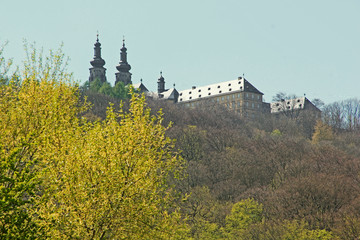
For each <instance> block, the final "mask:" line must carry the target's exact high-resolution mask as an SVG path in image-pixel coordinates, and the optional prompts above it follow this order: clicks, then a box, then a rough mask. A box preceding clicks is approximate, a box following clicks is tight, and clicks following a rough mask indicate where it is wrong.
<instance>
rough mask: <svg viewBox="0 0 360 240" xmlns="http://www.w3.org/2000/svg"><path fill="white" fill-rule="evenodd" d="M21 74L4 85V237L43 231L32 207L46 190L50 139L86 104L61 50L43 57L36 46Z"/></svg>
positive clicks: (0, 108)
mask: <svg viewBox="0 0 360 240" xmlns="http://www.w3.org/2000/svg"><path fill="white" fill-rule="evenodd" d="M25 48H26V51H27V56H28V57H27V60H26V61H25V62H24V66H23V71H22V74H21V76H19V78H20V79H21V81H17V80H16V81H13V80H14V79H18V76H15V77H14V75H13V76H10V77H9V79H11V81H9V82H8V83H7V84H5V85H2V86H0V139H1V142H0V160H1V162H0V164H1V165H0V238H1V239H35V238H41V236H42V235H43V232H42V230H43V229H42V228H41V227H40V225H39V224H37V223H36V221H35V219H34V216H33V215H32V214H31V211H30V210H31V209H33V208H35V206H36V204H37V202H36V201H35V197H36V195H37V193H39V192H41V188H40V185H41V181H40V178H39V172H40V169H41V166H42V161H43V154H42V153H43V152H44V151H45V152H46V151H50V149H46V145H47V142H48V141H50V142H57V137H58V134H60V133H61V132H62V131H66V130H67V129H70V128H71V127H72V125H71V123H72V122H74V119H76V115H77V114H78V113H79V112H81V111H82V110H83V109H84V107H83V106H81V105H79V102H78V97H77V89H76V88H75V87H74V84H73V83H71V74H68V73H66V71H65V70H64V69H66V63H65V62H64V55H63V54H62V52H61V49H59V50H58V51H57V52H53V51H50V53H49V56H47V57H43V54H42V53H38V52H37V51H36V50H35V47H34V46H33V45H31V46H30V49H29V48H28V45H27V44H26V45H25Z"/></svg>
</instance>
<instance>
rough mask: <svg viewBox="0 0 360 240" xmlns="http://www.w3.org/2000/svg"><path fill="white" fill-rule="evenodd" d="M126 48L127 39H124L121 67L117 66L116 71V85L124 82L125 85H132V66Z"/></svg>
mask: <svg viewBox="0 0 360 240" xmlns="http://www.w3.org/2000/svg"><path fill="white" fill-rule="evenodd" d="M126 50H127V49H126V47H125V39H123V47H122V48H121V53H120V62H119V65H117V66H116V69H117V70H118V72H117V73H115V77H116V81H115V85H116V84H117V83H118V82H123V83H124V85H125V86H126V85H128V84H132V82H131V73H130V72H129V71H130V69H131V66H130V64H129V63H128V62H127V52H126Z"/></svg>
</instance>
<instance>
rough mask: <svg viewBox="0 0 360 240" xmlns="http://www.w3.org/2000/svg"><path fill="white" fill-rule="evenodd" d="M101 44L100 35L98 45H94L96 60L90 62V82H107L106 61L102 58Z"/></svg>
mask: <svg viewBox="0 0 360 240" xmlns="http://www.w3.org/2000/svg"><path fill="white" fill-rule="evenodd" d="M100 46H101V44H100V43H99V34H97V35H96V43H95V44H94V59H93V60H92V61H90V64H91V65H92V67H91V68H89V70H90V77H89V82H92V81H94V80H95V79H97V78H99V79H100V81H101V82H106V75H105V73H106V68H104V65H105V61H104V59H102V58H101V47H100Z"/></svg>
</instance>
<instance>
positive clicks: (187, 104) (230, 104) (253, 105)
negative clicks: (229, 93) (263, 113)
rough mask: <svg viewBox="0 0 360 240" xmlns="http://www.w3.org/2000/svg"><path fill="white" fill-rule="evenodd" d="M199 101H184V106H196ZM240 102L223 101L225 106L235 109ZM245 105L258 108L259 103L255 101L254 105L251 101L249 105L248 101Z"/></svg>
mask: <svg viewBox="0 0 360 240" xmlns="http://www.w3.org/2000/svg"><path fill="white" fill-rule="evenodd" d="M217 102H219V100H218V99H217ZM200 103H201V102H200V101H196V102H191V103H186V104H185V106H187V107H195V106H198V105H199V104H200ZM240 103H241V102H240V101H237V102H236V101H232V102H231V103H230V102H227V103H225V104H224V106H225V107H227V108H232V109H235V108H237V109H239V108H240V106H241V104H240ZM245 106H246V107H247V108H250V106H251V108H255V106H256V107H257V109H260V104H259V103H257V104H256V105H255V103H251V105H250V103H249V102H245Z"/></svg>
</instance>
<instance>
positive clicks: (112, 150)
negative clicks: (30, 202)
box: [38, 94, 185, 239]
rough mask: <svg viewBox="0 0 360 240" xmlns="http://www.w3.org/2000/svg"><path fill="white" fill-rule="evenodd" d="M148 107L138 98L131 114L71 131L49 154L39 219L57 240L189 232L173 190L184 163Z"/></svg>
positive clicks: (166, 235)
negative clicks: (171, 181)
mask: <svg viewBox="0 0 360 240" xmlns="http://www.w3.org/2000/svg"><path fill="white" fill-rule="evenodd" d="M144 101H145V97H144V96H142V97H138V96H135V94H134V95H133V97H132V99H131V106H130V110H129V112H128V113H125V112H120V113H118V114H117V113H115V112H114V111H113V109H112V108H111V107H110V108H109V110H108V116H107V119H106V120H104V121H101V122H95V123H87V124H84V125H81V126H79V127H77V128H75V129H68V131H67V132H66V133H65V134H64V135H63V136H61V137H60V138H62V139H63V140H61V144H56V145H53V146H51V148H52V150H51V151H47V152H46V153H44V154H45V157H46V159H51V161H47V162H46V165H47V166H50V167H49V168H48V169H47V171H46V172H44V175H43V176H44V182H46V183H47V184H46V185H44V188H45V189H46V190H45V192H44V195H45V196H44V198H45V199H46V201H44V202H43V203H42V205H41V207H40V208H39V211H38V214H39V216H40V217H41V218H42V219H46V221H45V222H43V224H44V227H45V228H46V229H49V231H50V234H51V236H52V237H53V238H63V237H67V238H86V239H103V238H118V239H144V238H145V239H146V238H156V239H172V238H177V237H179V238H180V237H181V234H182V232H183V231H185V227H184V225H182V224H181V219H180V218H179V214H178V213H177V211H174V210H173V208H172V207H174V206H173V205H172V203H173V199H174V197H175V195H174V194H175V193H174V191H173V190H172V188H171V187H170V186H169V185H168V184H167V180H168V178H169V177H171V176H174V177H177V176H178V173H179V171H180V170H181V165H182V161H181V158H179V157H178V156H177V154H174V153H172V148H173V141H172V140H170V139H168V138H166V137H165V136H164V133H165V130H166V129H167V128H165V127H163V126H162V125H161V121H162V117H161V113H159V115H158V116H151V115H150V109H149V108H146V107H145V102H144ZM118 119H120V122H119V121H118ZM49 148H50V147H49ZM54 189H56V190H54Z"/></svg>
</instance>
